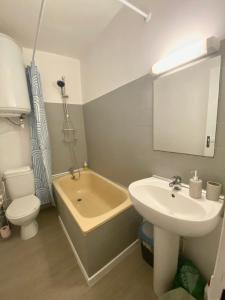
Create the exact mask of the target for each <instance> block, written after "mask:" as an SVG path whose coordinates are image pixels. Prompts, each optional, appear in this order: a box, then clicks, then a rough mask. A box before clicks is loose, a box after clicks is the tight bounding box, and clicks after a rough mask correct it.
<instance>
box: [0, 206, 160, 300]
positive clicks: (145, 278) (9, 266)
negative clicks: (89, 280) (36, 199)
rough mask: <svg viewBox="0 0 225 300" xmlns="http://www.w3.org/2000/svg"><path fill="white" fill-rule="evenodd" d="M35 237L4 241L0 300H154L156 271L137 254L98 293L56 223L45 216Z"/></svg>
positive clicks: (0, 250)
mask: <svg viewBox="0 0 225 300" xmlns="http://www.w3.org/2000/svg"><path fill="white" fill-rule="evenodd" d="M38 222H39V233H38V235H37V236H36V237H34V238H32V239H30V240H28V241H21V240H20V238H19V233H18V231H15V232H14V235H13V237H12V238H11V239H10V240H8V241H2V240H0V299H1V300H4V299H6V300H15V299H17V300H53V299H54V300H59V299H60V300H84V299H85V300H111V299H117V300H120V299H123V300H128V299H129V300H131V299H133V300H137V299H138V300H142V299H143V300H144V299H145V300H147V299H149V300H156V299H157V298H156V296H155V295H154V293H153V290H152V269H151V268H150V267H149V266H148V265H147V264H146V263H145V262H144V261H143V260H142V258H141V255H140V251H139V250H140V249H137V250H135V251H134V252H133V253H131V254H130V255H129V256H128V257H126V258H125V259H124V261H123V262H121V263H120V264H119V265H118V266H116V267H115V268H114V269H113V270H112V271H111V272H110V273H109V274H108V275H106V276H105V277H104V278H103V279H101V280H100V281H99V282H98V283H97V284H96V285H95V286H94V287H91V288H90V287H88V286H87V284H86V282H85V280H84V278H83V276H82V274H81V272H80V269H79V267H78V265H77V263H76V261H75V258H74V256H73V253H72V250H71V249H70V246H69V244H68V242H67V240H66V238H65V236H64V233H63V232H62V229H61V227H60V225H59V223H58V219H57V214H56V211H55V210H54V209H47V210H43V211H42V212H41V213H40V215H39V217H38Z"/></svg>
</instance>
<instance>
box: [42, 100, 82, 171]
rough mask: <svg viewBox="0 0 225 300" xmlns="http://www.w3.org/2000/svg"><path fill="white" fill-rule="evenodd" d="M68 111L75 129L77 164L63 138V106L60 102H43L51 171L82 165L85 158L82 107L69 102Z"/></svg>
mask: <svg viewBox="0 0 225 300" xmlns="http://www.w3.org/2000/svg"><path fill="white" fill-rule="evenodd" d="M68 107H69V113H70V117H71V120H72V123H73V126H74V128H75V129H76V137H77V142H76V147H75V149H76V153H77V160H78V164H79V166H77V164H76V162H75V161H74V159H73V157H72V155H71V152H70V147H68V144H66V143H65V142H64V140H63V130H62V129H63V121H64V119H63V106H62V104H60V103H45V108H46V114H47V121H48V129H49V135H50V142H51V155H52V173H53V174H57V173H62V172H65V171H67V170H68V169H69V168H70V167H71V166H74V167H75V168H77V167H82V166H83V163H84V161H85V160H87V150H86V139H85V130H84V119H83V107H82V105H78V104H69V106H68Z"/></svg>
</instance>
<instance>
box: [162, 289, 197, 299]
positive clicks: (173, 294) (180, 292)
mask: <svg viewBox="0 0 225 300" xmlns="http://www.w3.org/2000/svg"><path fill="white" fill-rule="evenodd" d="M159 300H196V299H195V298H193V297H192V296H191V295H190V294H189V293H188V292H186V291H185V290H184V289H183V288H178V289H175V290H172V291H169V292H168V293H166V294H164V295H163V296H161V297H159Z"/></svg>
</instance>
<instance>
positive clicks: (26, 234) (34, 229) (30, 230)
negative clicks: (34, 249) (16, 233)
mask: <svg viewBox="0 0 225 300" xmlns="http://www.w3.org/2000/svg"><path fill="white" fill-rule="evenodd" d="M37 233H38V223H37V221H36V220H34V221H32V222H31V223H28V224H26V225H22V226H21V229H20V236H21V239H22V240H28V239H30V238H32V237H34V236H35V235H36V234H37Z"/></svg>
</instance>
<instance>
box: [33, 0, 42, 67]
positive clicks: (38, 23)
mask: <svg viewBox="0 0 225 300" xmlns="http://www.w3.org/2000/svg"><path fill="white" fill-rule="evenodd" d="M44 6H45V0H42V1H41V7H40V11H39V15H38V22H37V29H36V34H35V38H34V48H33V55H32V62H34V57H35V53H36V50H37V41H38V36H39V33H40V28H41V22H42V18H43V13H44Z"/></svg>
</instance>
